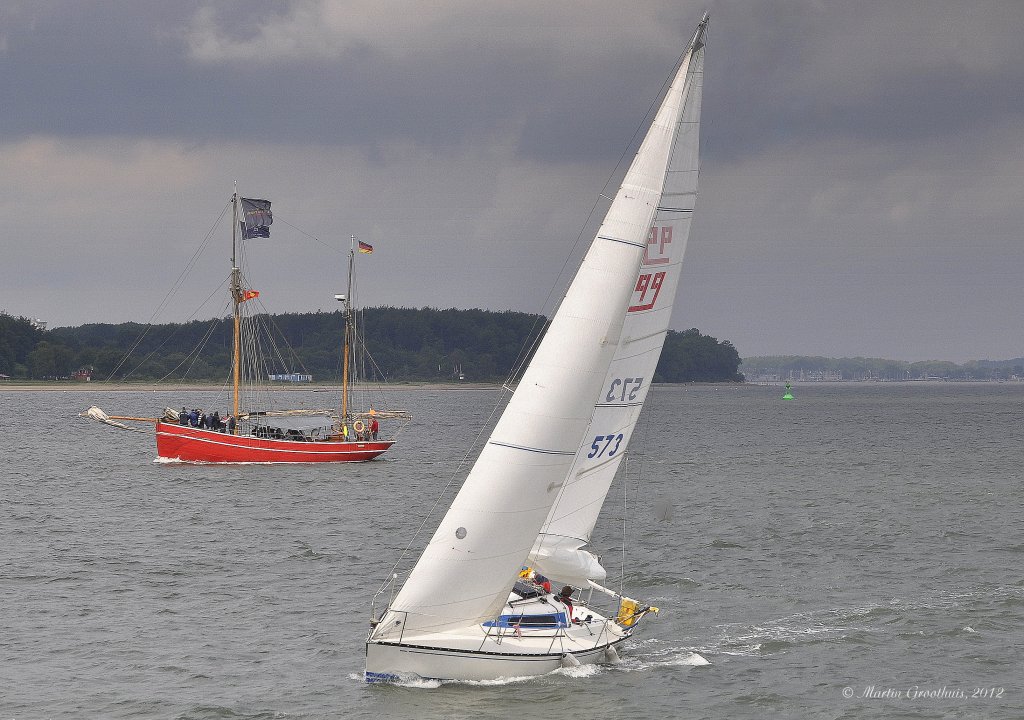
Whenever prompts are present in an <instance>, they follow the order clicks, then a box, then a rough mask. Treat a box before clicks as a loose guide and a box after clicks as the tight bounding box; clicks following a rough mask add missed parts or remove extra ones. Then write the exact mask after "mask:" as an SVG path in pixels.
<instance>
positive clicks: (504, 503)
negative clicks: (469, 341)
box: [365, 15, 708, 682]
mask: <svg viewBox="0 0 1024 720" xmlns="http://www.w3.org/2000/svg"><path fill="white" fill-rule="evenodd" d="M707 24H708V18H707V16H706V15H705V17H704V19H703V20H702V21H701V23H700V25H699V26H698V27H697V30H696V32H695V34H694V36H693V39H692V41H691V42H690V45H689V46H688V48H687V50H686V52H685V53H684V55H683V57H682V60H681V62H680V65H679V67H678V69H677V71H676V74H675V76H674V79H673V81H672V84H671V87H670V88H669V90H668V92H667V94H666V96H665V99H664V100H663V102H662V105H661V107H660V109H659V110H658V113H657V115H656V116H655V118H654V121H653V122H652V124H651V127H650V129H649V131H648V133H647V136H646V137H645V139H644V141H643V143H642V144H641V146H640V149H639V151H638V152H637V155H636V157H635V158H634V160H633V163H632V165H631V166H630V169H629V171H628V172H627V174H626V176H625V179H624V181H623V183H622V185H621V187H620V188H619V190H618V193H617V194H616V196H615V198H614V200H613V202H612V205H611V207H610V208H609V210H608V213H607V215H606V216H605V220H604V223H603V224H602V226H601V228H600V230H599V231H598V233H597V236H596V238H595V239H594V241H593V243H592V245H591V247H590V249H589V251H588V252H587V255H586V257H585V258H584V260H583V262H582V264H581V266H580V268H579V270H578V272H577V275H576V277H575V278H574V280H573V282H572V284H571V285H570V287H569V289H568V291H567V293H566V295H565V297H564V299H563V300H562V303H561V305H560V307H559V309H558V311H557V312H556V314H555V316H554V317H553V318H552V321H551V325H550V327H549V329H548V331H547V333H546V335H545V337H544V339H543V341H542V342H541V344H540V346H539V347H538V349H537V352H536V353H535V355H534V358H533V360H532V361H531V363H530V365H529V367H528V368H527V369H526V371H525V373H524V375H523V377H522V380H521V381H520V383H519V385H518V387H517V389H516V392H515V393H514V394H513V396H512V398H511V399H510V401H509V404H508V406H507V408H506V409H505V412H504V414H503V415H502V417H501V419H500V420H499V421H498V423H497V425H496V426H495V428H494V431H493V433H492V434H491V436H490V438H489V440H488V442H487V443H486V445H485V447H484V448H483V450H482V451H481V453H480V456H479V458H478V459H477V461H476V463H475V465H474V466H473V468H472V470H471V471H470V473H469V476H468V477H467V478H466V480H465V482H464V483H463V486H462V488H461V490H460V491H459V493H458V494H457V496H456V497H455V499H454V501H453V502H452V505H451V507H450V509H449V510H448V513H447V514H446V515H445V517H444V518H443V519H442V521H441V523H440V525H439V527H438V529H437V531H436V532H435V533H434V536H433V537H432V539H431V540H430V542H429V543H428V545H427V547H426V548H425V550H424V552H423V554H422V556H421V557H420V559H419V561H418V562H417V563H416V565H415V567H414V568H413V569H412V571H411V573H410V574H409V577H408V579H407V580H406V581H405V583H404V585H403V586H402V588H401V590H400V591H399V592H398V594H397V595H396V596H395V597H394V599H393V600H392V601H391V603H390V605H389V606H388V607H387V609H386V610H384V612H383V613H382V614H381V616H380V617H379V618H375V619H374V621H373V622H372V626H373V627H372V629H371V631H370V634H369V636H368V637H367V641H366V673H365V677H366V680H367V681H368V682H381V681H384V682H387V681H396V680H403V679H416V678H429V679H441V680H446V679H451V680H487V679H496V678H501V677H520V676H531V675H540V674H544V673H547V672H551V671H552V670H556V669H558V668H560V667H563V666H566V665H575V664H578V663H600V662H612V661H614V660H615V659H616V658H617V651H616V648H617V647H618V646H619V645H621V644H622V643H623V642H624V641H625V640H626V639H628V638H629V637H630V636H631V635H632V633H633V632H634V631H635V630H636V628H637V626H638V624H639V622H640V621H641V620H642V619H643V618H644V617H645V616H646V615H647V614H648V613H649V612H651V611H654V610H656V608H652V607H650V606H645V605H643V604H642V603H638V602H636V601H634V600H632V599H630V598H627V597H624V596H623V595H621V594H619V593H615V592H613V591H611V590H608V589H607V588H605V587H604V586H603V585H601V583H602V582H603V581H604V579H605V575H606V573H605V570H604V568H603V567H601V564H600V562H599V560H598V558H597V557H596V556H594V555H593V554H591V553H590V552H588V551H587V550H585V549H583V548H584V546H585V545H586V544H587V542H588V541H589V540H590V537H591V533H592V532H593V529H594V526H595V523H596V522H597V517H598V513H599V511H600V509H601V506H602V504H603V503H604V499H605V496H606V495H607V493H608V489H609V487H610V485H611V482H612V479H613V477H614V475H615V472H616V470H617V469H618V467H619V464H620V462H621V460H622V458H623V457H624V456H625V453H626V448H627V446H628V444H629V441H630V435H631V434H632V431H633V428H634V427H635V425H636V421H637V418H638V416H639V414H640V411H641V409H642V406H643V403H644V400H645V398H646V396H647V393H648V390H649V388H650V384H651V380H652V376H653V375H654V369H655V366H656V365H657V362H658V358H659V356H660V354H661V349H662V345H663V343H664V338H665V335H666V332H667V329H668V324H669V317H670V315H671V311H672V303H673V301H674V298H675V291H676V286H677V284H678V279H679V270H680V264H681V262H682V256H683V251H684V249H685V244H686V239H687V235H688V233H689V226H690V220H691V217H692V213H693V209H694V204H695V200H696V190H697V170H698V138H699V122H700V104H701V86H702V79H703V65H704V38H705V33H706V31H707ZM524 567H527V568H528V569H527V570H525V571H524ZM538 573H543V575H546V576H548V577H550V578H552V579H553V580H555V581H557V584H558V585H561V584H562V583H566V584H567V587H566V589H567V590H570V591H571V593H572V594H571V595H570V596H569V597H565V596H564V595H563V594H562V593H552V592H551V591H550V588H549V586H548V585H542V584H540V583H539V582H534V581H531V578H533V580H537V579H538V578H537V574H538ZM558 585H556V587H557V586H558ZM593 590H598V591H600V592H603V593H606V594H609V595H611V596H613V597H614V598H616V599H617V600H618V601H619V605H618V610H617V612H615V611H613V612H611V613H608V614H607V615H604V614H601V613H600V612H598V611H597V609H596V608H595V607H593V606H592V605H591V603H590V601H591V600H593V596H592V592H593Z"/></svg>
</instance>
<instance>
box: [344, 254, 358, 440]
mask: <svg viewBox="0 0 1024 720" xmlns="http://www.w3.org/2000/svg"><path fill="white" fill-rule="evenodd" d="M355 260H356V236H355V235H353V236H352V237H351V244H350V246H349V250H348V292H347V293H346V294H345V344H344V347H343V348H342V358H343V360H342V371H341V418H342V421H345V420H347V419H348V397H349V387H348V376H349V355H350V354H351V349H350V348H351V344H352V341H353V340H354V338H352V337H351V336H352V334H353V332H352V331H353V328H352V270H353V267H354V265H355Z"/></svg>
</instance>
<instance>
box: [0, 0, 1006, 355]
mask: <svg viewBox="0 0 1024 720" xmlns="http://www.w3.org/2000/svg"><path fill="white" fill-rule="evenodd" d="M704 9H705V6H704V3H698V2H692V1H682V0H663V1H662V0H657V1H652V2H639V3H631V4H624V3H621V2H618V1H617V0H616V1H612V0H608V1H607V2H605V1H602V0H595V1H593V2H585V3H582V2H581V3H570V2H566V3H541V2H537V3H531V2H526V1H524V0H517V1H512V0H509V1H507V2H506V1H504V0H492V1H491V2H487V3H478V2H477V3H474V2H469V1H468V0H467V1H465V2H463V1H462V0H439V1H438V2H434V3H419V2H395V1H389V0H345V1H344V2H343V1H342V0H266V1H258V2H254V1H251V0H245V1H243V0H237V1H235V0H230V1H223V2H210V1H202V0H186V1H184V2H173V3H167V2H156V1H154V0H140V1H128V0H125V1H124V2H105V1H100V0H85V1H83V2H63V1H59V2H58V1H54V2H40V1H39V0H34V1H32V2H17V1H15V2H11V3H7V4H6V5H5V6H4V8H3V9H2V10H0V63H2V72H0V93H2V97H3V98H4V104H3V110H2V113H3V115H2V122H0V165H2V166H0V171H2V172H0V197H3V198H4V199H3V200H2V201H0V222H2V223H3V226H4V227H5V232H6V235H5V238H6V239H5V240H4V241H3V242H4V247H3V250H4V252H5V263H6V267H0V293H6V294H0V309H8V310H9V311H11V312H15V313H24V314H28V315H33V316H37V315H45V316H46V317H47V319H50V320H51V321H52V322H53V323H55V324H61V323H63V324H77V323H81V322H88V321H97V320H111V321H116V320H123V319H136V320H139V319H144V315H143V313H144V311H143V306H146V304H147V302H149V301H151V298H150V297H149V296H148V292H147V291H148V289H149V287H150V286H158V285H159V283H161V282H164V280H163V279H162V275H161V272H162V271H163V270H165V268H166V267H167V266H174V267H177V266H178V265H177V263H179V262H182V260H183V259H182V258H180V257H179V256H180V255H181V254H182V253H185V259H187V257H188V255H187V253H188V252H191V250H190V248H192V247H194V242H195V238H196V237H199V238H201V237H202V236H203V234H204V233H205V232H207V230H208V225H207V224H206V223H208V217H207V215H208V214H212V215H216V213H217V212H219V210H220V207H221V203H222V201H223V200H224V199H225V198H226V196H227V194H228V191H229V189H230V182H231V181H232V180H235V179H238V180H239V181H240V182H241V183H242V186H243V189H245V190H246V191H251V192H254V193H258V194H259V196H267V197H271V198H272V199H273V200H274V201H275V206H274V207H275V211H279V212H280V213H281V215H280V217H281V218H286V217H289V213H291V216H292V217H293V218H294V216H295V214H297V213H300V212H301V214H302V215H303V216H304V217H305V218H306V222H301V223H299V224H301V225H303V226H304V228H305V229H307V230H309V229H316V232H317V233H322V234H323V235H324V236H325V237H326V236H328V235H330V236H331V237H335V236H337V237H341V238H347V236H348V235H349V234H350V233H356V234H365V235H366V237H367V239H368V240H370V241H371V242H373V243H374V244H375V247H376V248H377V252H376V253H375V255H374V262H373V263H367V265H368V272H369V273H371V274H372V273H379V275H378V276H377V277H376V278H371V279H374V280H376V282H372V283H368V284H367V286H366V287H368V288H369V289H370V291H371V292H372V293H378V295H376V296H372V297H370V298H369V302H371V303H372V302H387V303H391V304H404V305H412V306H421V305H428V304H429V305H435V306H444V307H447V306H452V305H454V306H459V307H472V306H477V305H479V306H483V307H490V308H494V309H504V308H508V307H513V308H516V309H523V310H529V311H536V310H538V309H540V308H538V307H536V306H534V305H530V304H528V302H527V301H525V300H524V298H532V297H537V296H541V297H542V296H543V295H544V294H545V293H546V291H547V290H548V288H549V286H550V283H551V279H550V277H548V275H547V274H545V273H544V272H539V271H538V270H537V268H545V267H551V266H555V267H557V266H558V265H559V264H560V262H561V260H562V259H563V258H564V254H565V252H566V248H567V247H568V246H569V245H571V242H572V240H573V238H575V237H576V236H577V234H578V232H579V228H580V225H581V223H582V222H583V221H584V220H585V218H586V217H587V213H588V212H589V210H590V208H591V207H593V206H594V202H595V199H596V196H597V194H598V193H599V192H601V189H602V186H603V183H604V182H605V180H606V179H607V178H608V177H609V175H614V174H615V173H618V174H619V175H621V173H622V172H623V171H624V166H623V165H619V166H618V169H617V170H615V168H616V163H617V162H618V161H619V158H620V156H624V157H625V158H626V161H627V162H628V159H629V156H630V154H629V152H628V141H629V139H630V137H632V136H633V134H634V132H635V131H636V130H637V129H638V127H640V126H641V125H642V124H643V123H642V120H643V116H644V113H645V111H646V110H647V109H648V108H649V107H650V106H651V104H652V103H653V102H654V101H655V100H656V99H657V95H658V92H659V88H661V87H662V85H663V83H664V81H665V79H666V78H667V77H668V75H669V72H670V70H671V67H670V66H671V64H672V61H673V60H674V59H675V58H676V57H677V56H678V54H679V53H680V52H681V50H682V49H683V46H684V45H685V42H686V40H687V39H688V37H689V34H690V33H691V32H692V29H693V27H694V25H695V23H696V22H697V20H698V19H699V17H700V14H701V12H702V11H703V10H704ZM707 9H708V10H709V11H710V13H711V16H712V17H711V27H710V35H709V39H708V55H707V56H708V63H707V68H706V77H705V95H704V109H703V127H702V170H701V199H700V201H699V204H698V213H697V217H696V221H695V225H694V234H693V238H692V240H691V243H690V247H689V250H688V254H687V261H686V263H685V265H684V278H683V284H682V290H681V291H680V303H679V310H678V311H677V313H676V318H677V320H676V325H677V326H678V327H692V326H698V327H700V328H701V329H702V330H704V331H707V332H711V333H712V334H716V335H718V336H719V337H723V338H729V339H731V340H733V342H734V343H735V344H736V345H737V347H738V348H739V349H740V352H741V353H742V354H747V355H752V354H763V353H768V352H779V353H785V352H806V353H808V354H836V355H838V354H885V355H889V356H893V357H905V358H907V359H918V358H920V357H923V356H928V357H946V358H948V359H967V358H970V357H972V356H973V355H974V353H975V352H978V353H980V354H990V355H996V356H998V355H1005V356H1013V355H1020V354H1024V349H1022V348H1021V347H1020V341H1019V338H1020V337H1021V333H1020V328H1019V327H1018V326H1017V325H1015V324H1014V322H1013V321H1012V320H1010V319H1009V316H1007V315H1006V314H1003V313H996V312H993V308H999V307H1018V306H1019V305H1020V304H1021V303H1022V302H1024V291H1022V289H1021V284H1020V282H1019V280H1018V279H1017V278H1019V276H1020V274H1022V273H1024V249H1022V248H1024V245H1022V244H1021V243H1020V241H1019V240H1020V238H1019V235H1020V233H1019V228H1020V226H1021V224H1022V222H1024V218H1022V209H1021V208H1022V207H1024V184H1022V183H1021V182H1020V178H1021V176H1022V175H1024V157H1022V153H1024V134H1022V133H1024V93H1020V92H1019V88H1021V87H1024V43H1022V42H1021V41H1020V37H1019V35H1020V28H1021V27H1024V3H1021V2H1014V1H1007V2H991V1H990V2H971V3H961V2H956V1H953V0H950V1H948V2H944V1H940V0H936V1H931V0H914V1H900V2H873V1H870V0H862V1H856V2H831V1H826V0H820V1H819V0H790V1H787V0H782V1H775V0H773V1H771V2H767V1H766V2H753V1H751V2H745V1H740V0H717V1H715V0H712V2H709V3H707ZM613 171H614V172H613ZM154 196H156V198H157V199H156V200H154ZM55 197H59V202H54V198H55ZM156 202H159V203H161V204H165V205H166V204H173V205H174V206H175V213H174V215H175V217H176V218H177V219H179V220H180V221H181V225H180V226H178V227H174V228H161V233H159V235H158V236H156V237H154V236H153V235H152V233H151V232H150V230H151V228H152V226H153V217H152V212H153V207H154V206H155V203H156ZM599 207H603V206H601V205H600V203H599ZM200 218H201V219H200ZM339 226H341V227H340V229H339ZM278 237H281V236H278ZM337 237H335V239H337ZM23 239H24V240H27V241H25V242H23V241H22V240H23ZM275 240H277V238H275ZM297 241H298V239H296V242H297ZM282 242H284V243H285V244H286V245H287V247H289V253H288V254H287V257H277V258H275V261H274V262H275V267H274V269H275V270H277V271H279V272H278V273H277V275H276V276H274V277H273V283H280V284H281V285H282V287H280V288H279V294H281V295H283V296H284V297H285V298H286V299H287V300H288V302H289V303H290V304H289V305H288V306H287V308H286V309H290V310H303V309H310V308H316V307H320V305H318V304H317V303H320V297H321V296H323V297H326V298H327V300H328V301H329V300H330V294H329V293H326V292H324V291H323V287H326V286H328V285H329V284H330V283H333V282H334V277H333V275H331V274H326V273H325V275H324V276H323V277H319V276H315V272H314V269H312V268H313V263H315V262H316V261H315V260H314V259H312V256H310V257H305V256H301V254H300V253H299V251H298V250H297V249H296V247H297V246H296V245H293V244H289V243H292V240H291V239H287V240H282ZM114 259H116V260H114ZM120 263H130V264H131V265H132V266H133V267H137V268H139V269H138V270H137V273H138V276H139V277H138V283H139V285H140V287H139V288H138V289H137V290H134V291H133V290H132V289H131V288H128V287H121V288H120V289H119V297H120V298H121V299H122V302H119V303H110V302H109V301H108V298H107V296H106V295H105V294H104V293H102V292H100V291H99V290H98V288H109V287H111V286H113V285H114V284H116V283H118V282H119V281H120V279H119V278H118V277H114V276H112V275H113V270H114V269H115V266H116V265H118V264H120ZM455 268H458V272H459V274H460V276H459V279H458V281H457V282H446V283H434V282H425V281H424V277H423V275H424V272H426V273H427V274H428V275H430V276H431V278H433V277H436V276H439V275H444V274H445V273H446V272H448V271H449V270H450V269H455ZM319 270H320V268H318V267H317V268H316V271H319ZM452 271H453V272H454V270H452ZM146 273H149V274H146ZM289 278H291V280H289ZM202 282H203V283H214V284H215V283H216V282H218V280H216V279H215V278H213V277H210V278H207V279H205V280H203V281H202ZM287 282H291V283H292V284H291V285H290V286H289V285H287V284H286V283H287ZM314 289H315V290H316V294H314V292H313V291H314ZM76 291H77V292H78V294H77V295H76V297H77V298H78V302H77V303H75V304H74V306H69V305H68V304H66V303H61V302H60V301H59V298H60V297H61V296H62V295H65V294H67V293H69V292H76ZM133 292H134V293H135V294H134V295H133V294H132V293H133ZM267 294H268V297H272V296H273V293H271V292H269V291H268V293H267ZM797 317H798V318H799V321H794V318H797ZM838 318H841V319H842V320H841V322H839V321H837V319H838ZM943 328H946V329H947V330H948V329H949V328H955V330H954V331H952V332H944V331H943ZM1015 338H1016V339H1015ZM902 340H906V341H907V342H906V343H905V344H904V345H901V341H902ZM979 348H990V350H982V349H979Z"/></svg>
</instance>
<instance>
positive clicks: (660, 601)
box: [0, 384, 1024, 720]
mask: <svg viewBox="0 0 1024 720" xmlns="http://www.w3.org/2000/svg"><path fill="white" fill-rule="evenodd" d="M795 393H796V397H797V399H796V400H795V401H794V402H783V401H781V400H780V399H779V398H780V396H781V394H782V390H781V389H780V388H777V387H754V386H744V387H713V386H708V387H664V388H657V389H656V390H655V391H654V393H653V395H652V398H651V400H652V402H651V403H649V404H650V405H651V407H650V408H649V410H648V412H647V413H646V414H645V416H644V417H643V418H642V420H641V426H640V434H641V435H642V437H643V438H645V439H646V448H645V451H644V453H645V454H644V456H643V457H639V456H636V457H634V458H633V459H632V460H631V462H630V464H629V468H628V472H627V478H626V481H625V482H624V483H621V484H617V485H616V487H615V488H613V490H612V500H611V501H610V502H609V505H608V508H607V510H608V512H606V514H605V516H604V518H603V520H602V523H601V525H599V527H598V532H597V541H596V546H597V548H598V550H600V551H602V552H604V553H605V562H606V565H607V566H609V569H610V571H611V573H612V574H613V575H617V574H618V568H619V567H620V565H621V563H622V561H621V559H620V558H621V543H622V534H623V524H624V523H623V510H622V498H623V497H625V498H627V499H628V501H629V508H630V509H629V510H628V511H627V512H626V516H627V517H626V522H625V526H626V528H627V536H628V538H629V542H628V546H629V554H628V556H627V558H626V567H627V569H628V573H627V585H626V587H627V588H628V589H629V590H630V591H631V592H632V593H633V594H634V595H636V596H639V597H642V598H644V599H646V600H648V601H651V602H653V603H654V604H657V605H659V606H660V607H661V608H662V612H661V614H660V616H658V617H657V618H656V619H654V620H653V621H652V622H650V623H649V624H648V625H647V627H646V629H645V630H643V631H642V632H641V633H640V634H639V635H638V636H637V637H636V638H635V639H634V640H633V641H632V642H631V644H630V645H629V646H628V648H627V652H626V653H624V657H623V660H622V663H621V664H620V665H618V666H616V667H610V668H592V667H591V668H581V669H577V670H573V671H566V672H559V673H555V674H553V675H550V676H546V677H543V678H538V679H533V680H529V681H520V682H513V683H495V684H453V685H447V684H446V685H442V686H440V687H438V686H437V685H436V684H435V685H426V686H423V687H378V686H367V685H365V684H364V683H363V682H362V680H361V672H362V664H363V639H364V636H365V632H366V629H367V621H368V619H369V601H370V597H371V595H372V594H373V592H374V591H375V590H376V588H377V587H378V586H379V584H380V583H381V581H382V580H383V579H384V578H385V577H386V576H387V573H388V570H389V568H390V565H391V562H392V561H393V560H394V558H395V555H396V553H397V552H398V551H400V550H401V548H403V547H404V546H405V544H406V543H407V542H408V540H409V538H410V536H411V535H412V533H414V532H415V530H416V528H417V527H418V526H419V523H420V521H421V520H422V517H423V513H424V511H425V509H426V508H427V507H428V506H429V504H430V503H431V502H432V501H433V500H434V499H435V498H436V497H437V495H438V492H439V491H440V489H441V488H442V487H443V486H444V485H445V483H447V482H448V480H449V479H450V478H451V477H452V476H453V474H455V473H457V472H458V461H459V460H460V459H461V458H462V457H464V456H465V455H466V454H467V453H470V454H471V450H472V446H473V443H474V439H475V437H476V431H477V429H478V427H479V426H480V424H481V423H482V422H483V421H485V419H486V418H487V415H488V414H489V412H490V410H491V409H492V406H493V404H494V401H495V399H496V397H497V394H496V393H495V392H493V391H489V390H455V391H439V390H431V389H405V390H397V391H395V392H394V393H393V397H394V398H395V399H396V403H397V404H399V405H404V406H406V407H408V408H409V409H411V410H412V411H413V412H414V413H415V414H416V416H417V419H416V421H414V423H413V424H412V425H411V426H409V427H408V428H407V429H406V431H405V433H404V434H403V435H402V437H401V441H400V444H399V445H397V446H396V447H395V448H394V449H393V450H392V451H391V452H390V453H389V454H388V455H387V456H386V458H387V459H386V460H381V461H377V462H373V463H369V464H365V465H358V466H311V467H295V466H241V467H215V466H189V465H179V464H163V463H154V462H153V457H154V455H155V450H154V445H153V440H152V438H151V437H150V436H148V435H135V434H129V433H124V432H120V431H117V430H114V429H111V428H108V427H105V426H101V425H98V424H94V423H87V422H86V421H84V420H79V419H78V418H76V417H75V416H76V415H77V413H78V412H80V411H81V410H83V409H84V408H85V407H86V406H88V405H90V404H93V403H96V404H99V405H100V406H101V407H104V409H106V410H107V411H108V412H115V411H116V412H118V413H124V414H135V413H138V414H153V413H154V412H155V411H156V409H157V408H160V407H163V406H164V405H167V404H169V405H171V406H175V407H176V406H178V405H180V404H182V403H184V404H190V403H192V402H193V401H194V402H196V403H200V401H201V395H200V394H198V393H197V394H194V395H188V394H179V395H177V396H175V397H164V396H163V395H162V394H160V393H144V392H111V391H103V390H102V389H99V388H93V389H91V391H89V392H80V391H67V392H60V391H54V392H29V391H25V392H14V391H9V390H4V389H2V388H0V403H2V404H0V408H2V414H0V426H2V428H0V437H2V438H4V439H3V448H2V450H3V462H4V468H3V471H2V473H0V475H2V478H0V483H2V490H0V536H2V547H0V601H2V602H0V628H2V637H0V717H2V718H16V719H17V720H41V719H42V718H335V717H339V718H340V717H345V718H380V717H398V718H400V717H415V718H417V719H418V720H435V719H441V718H470V717H472V718H480V717H520V716H535V715H536V716H542V717H558V718H563V717H574V718H575V717H579V718H606V717H608V718H611V717H616V718H631V719H634V718H635V719H637V720H643V719H646V718H651V719H657V720H663V719H664V718H730V719H731V718H762V717H797V718H935V717H951V718H959V717H964V718H975V717H978V718H1020V717H1022V716H1024V681H1022V679H1021V678H1022V676H1024V629H1022V628H1024V521H1022V514H1021V507H1022V503H1024V482H1022V480H1024V471H1022V466H1024V449H1022V448H1024V386H1021V385H1009V384H1007V385H995V384H992V385H954V384H936V385H932V384H928V385H924V384H916V385H915V384H911V385H852V384H851V385H842V386H807V385H800V386H797V387H796V388H795ZM300 395H301V394H300ZM300 395H296V396H295V397H299V396H300ZM307 400H308V401H309V402H310V404H313V405H317V404H320V403H317V402H315V401H316V400H317V398H315V397H313V395H312V394H310V396H309V397H308V398H307ZM445 505H446V503H445ZM435 522H436V519H435ZM610 582H612V583H613V584H614V583H616V582H617V579H616V578H613V579H612V580H611V581H610ZM976 688H983V689H987V688H992V690H984V691H976V690H975V689H976ZM844 693H845V694H846V695H852V697H850V698H847V697H845V696H844ZM959 693H963V694H965V695H966V697H964V698H960V697H958V696H957V695H958V694H959ZM972 696H973V697H972Z"/></svg>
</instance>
